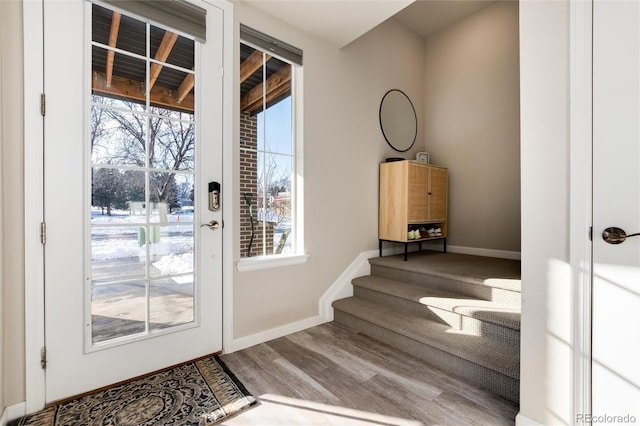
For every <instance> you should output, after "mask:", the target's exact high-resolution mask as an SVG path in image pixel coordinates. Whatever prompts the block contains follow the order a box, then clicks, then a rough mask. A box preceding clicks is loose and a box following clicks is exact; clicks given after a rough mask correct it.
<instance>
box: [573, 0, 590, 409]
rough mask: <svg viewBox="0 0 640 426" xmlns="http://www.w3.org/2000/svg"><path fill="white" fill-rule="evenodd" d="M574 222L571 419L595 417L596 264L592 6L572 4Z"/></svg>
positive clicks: (585, 2) (582, 3)
mask: <svg viewBox="0 0 640 426" xmlns="http://www.w3.org/2000/svg"><path fill="white" fill-rule="evenodd" d="M570 19H571V21H570V30H569V31H570V34H569V37H570V71H569V72H570V105H569V106H570V133H571V134H570V142H569V151H570V199H569V206H570V216H569V220H570V223H569V226H570V228H569V258H570V265H571V287H572V300H571V304H572V307H571V309H572V316H571V318H572V323H573V324H572V343H573V350H572V353H573V359H572V364H573V369H572V372H571V374H572V384H573V391H572V394H573V398H572V407H571V413H572V418H573V419H575V418H576V415H577V414H585V413H591V333H592V327H591V303H592V280H593V259H592V246H593V244H592V241H591V238H592V237H590V235H589V234H590V229H592V225H593V214H592V210H593V194H592V186H593V166H592V164H593V158H592V149H593V135H592V122H593V115H592V111H593V93H592V81H593V78H592V74H593V55H592V47H593V0H590V1H584V2H582V1H580V2H574V1H572V2H570Z"/></svg>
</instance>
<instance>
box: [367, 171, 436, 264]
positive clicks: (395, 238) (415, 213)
mask: <svg viewBox="0 0 640 426" xmlns="http://www.w3.org/2000/svg"><path fill="white" fill-rule="evenodd" d="M447 181H448V171H447V169H446V168H444V167H438V166H433V165H430V164H422V163H418V162H415V161H409V160H405V161H394V162H389V163H382V164H380V205H379V226H378V240H379V248H380V256H382V242H383V241H392V242H397V243H403V244H404V245H405V246H404V256H405V260H407V247H408V244H409V243H413V242H417V243H422V242H424V241H430V240H444V251H447V198H448V195H447V188H448V183H447ZM430 229H431V230H435V229H440V230H441V234H440V235H438V236H429V234H428V231H429V230H430ZM415 230H418V231H422V232H421V236H420V237H418V238H415V237H413V238H409V232H410V231H415ZM420 249H422V245H421V246H420Z"/></svg>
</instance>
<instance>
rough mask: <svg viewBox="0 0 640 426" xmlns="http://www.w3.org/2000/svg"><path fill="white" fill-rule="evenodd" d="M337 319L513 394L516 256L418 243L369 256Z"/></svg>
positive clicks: (515, 393)
mask: <svg viewBox="0 0 640 426" xmlns="http://www.w3.org/2000/svg"><path fill="white" fill-rule="evenodd" d="M369 263H370V264H371V275H367V276H363V277H359V278H356V279H354V280H353V281H352V283H353V286H354V295H353V297H349V298H346V299H341V300H336V301H335V302H333V308H334V319H335V321H336V322H338V323H341V324H344V325H346V326H348V327H351V328H353V329H355V330H357V331H359V332H361V333H363V334H366V335H369V336H371V337H373V338H376V339H378V340H380V341H383V342H385V343H387V344H390V345H392V346H395V347H397V348H398V349H400V350H402V351H405V352H408V353H410V354H413V355H415V356H417V357H420V358H421V359H423V360H425V361H427V362H428V363H430V364H432V365H433V366H435V367H438V368H440V369H441V370H443V371H446V372H448V373H451V374H453V375H456V376H458V377H462V378H463V379H465V380H468V381H469V382H470V383H473V384H475V385H477V386H480V387H482V388H485V389H487V390H490V391H491V392H494V393H496V394H498V395H501V396H503V397H505V398H507V399H509V400H511V401H515V402H518V401H519V387H520V385H519V378H520V262H519V261H516V260H507V259H496V258H488V257H480V256H470V255H463V254H456V253H440V252H432V251H423V252H420V253H412V254H411V255H410V256H409V260H408V261H406V262H405V261H404V260H403V256H402V255H398V256H386V257H378V258H373V259H369Z"/></svg>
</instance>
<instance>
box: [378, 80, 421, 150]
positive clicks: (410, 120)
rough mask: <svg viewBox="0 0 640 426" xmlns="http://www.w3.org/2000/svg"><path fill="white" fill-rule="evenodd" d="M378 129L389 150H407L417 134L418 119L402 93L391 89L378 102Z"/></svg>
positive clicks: (411, 105) (408, 100)
mask: <svg viewBox="0 0 640 426" xmlns="http://www.w3.org/2000/svg"><path fill="white" fill-rule="evenodd" d="M380 128H381V129H382V134H383V135H384V138H385V139H386V140H387V143H389V145H390V146H391V148H393V149H395V150H396V151H399V152H404V151H407V150H409V148H411V147H412V146H413V144H414V142H415V141H416V135H417V134H418V118H417V117H416V110H415V109H414V108H413V104H412V103H411V99H409V97H408V96H407V95H405V94H404V92H402V91H400V90H397V89H392V90H389V91H388V92H387V93H385V95H384V96H383V97H382V101H381V102H380Z"/></svg>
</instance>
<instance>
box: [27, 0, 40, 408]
mask: <svg viewBox="0 0 640 426" xmlns="http://www.w3.org/2000/svg"><path fill="white" fill-rule="evenodd" d="M22 4H23V36H24V49H23V52H24V180H25V182H24V207H25V208H24V232H25V236H24V251H25V253H24V255H25V256H24V259H25V260H24V262H25V265H24V266H25V307H24V309H25V382H26V383H25V409H26V413H30V412H33V411H37V410H40V409H42V407H44V404H45V371H44V370H43V369H42V368H41V367H40V350H41V348H42V347H43V345H44V342H45V324H44V247H43V246H42V244H41V243H40V224H41V223H42V221H43V218H44V214H43V213H44V167H43V164H44V117H42V115H41V114H40V95H41V94H42V93H44V59H43V56H44V41H43V36H44V28H43V19H44V5H43V3H42V2H35V1H24V2H23V3H22Z"/></svg>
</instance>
